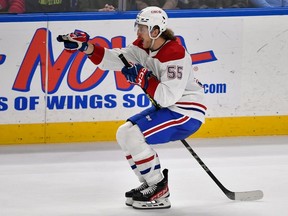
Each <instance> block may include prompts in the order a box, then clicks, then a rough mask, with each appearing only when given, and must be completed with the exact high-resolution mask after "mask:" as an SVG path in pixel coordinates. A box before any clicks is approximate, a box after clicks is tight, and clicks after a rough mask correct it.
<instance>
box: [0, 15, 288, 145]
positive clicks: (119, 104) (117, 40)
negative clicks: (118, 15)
mask: <svg viewBox="0 0 288 216" xmlns="http://www.w3.org/2000/svg"><path fill="white" fill-rule="evenodd" d="M48 20H49V19H48ZM48 20H47V21H33V22H31V21H30V22H29V21H25V22H9V23H7V22H0V29H1V31H2V30H3V31H5V34H2V35H1V39H0V71H1V77H2V78H1V79H0V119H1V120H0V127H1V128H2V133H3V136H1V137H2V140H1V138H0V143H4V144H5V143H15V142H16V143H18V142H32V143H33V142H50V141H52V142H63V141H64V142H65V141H82V139H81V138H79V136H78V137H77V138H73V137H74V136H73V135H71V134H70V133H71V132H73V126H74V129H75V128H77V127H79V125H81V127H80V128H82V127H83V128H85V127H86V128H89V130H92V131H93V130H94V129H96V128H98V127H99V128H98V129H99V131H100V132H98V133H97V136H96V135H95V134H94V135H91V134H93V132H89V133H91V134H90V135H89V138H87V139H85V138H83V141H94V140H96V141H97V140H106V139H107V137H111V140H113V139H114V133H115V130H116V128H117V126H118V125H119V124H120V123H121V122H124V121H125V120H126V119H127V118H128V117H129V116H131V115H133V114H136V113H138V112H140V111H141V110H143V109H145V108H147V107H149V106H151V104H150V102H149V100H148V98H147V97H146V96H145V94H143V92H142V90H141V89H140V88H139V87H138V86H133V85H131V84H129V83H128V82H127V81H126V79H125V77H124V76H123V75H122V74H121V72H120V71H103V70H101V69H99V68H98V67H97V65H94V64H93V63H92V62H90V60H89V59H87V56H85V55H84V54H83V53H81V52H74V53H71V52H67V51H65V50H64V49H63V44H61V43H59V42H57V40H56V37H57V36H58V35H60V34H67V33H70V32H73V31H74V30H75V29H80V30H83V31H86V32H87V33H88V34H89V35H90V41H91V42H93V43H95V44H98V45H101V46H104V47H106V48H122V47H125V46H126V45H127V44H129V43H132V42H133V41H134V40H135V39H136V32H135V31H134V27H133V26H134V19H115V20H103V19H99V20H98V19H97V16H95V20H66V19H64V20H63V21H62V20H55V21H48ZM168 26H169V28H171V29H172V30H173V31H174V33H175V35H176V36H177V40H178V42H179V43H181V44H182V45H183V46H185V47H186V49H187V51H188V52H189V53H190V54H191V58H192V60H193V72H194V73H195V76H196V77H197V78H198V79H199V80H200V82H201V83H202V84H203V87H204V92H205V95H206V104H207V107H208V110H207V120H208V121H206V124H207V126H206V128H207V129H206V130H207V131H205V128H204V132H203V133H204V134H205V135H204V136H207V135H208V136H209V134H212V133H214V134H216V136H217V134H219V135H221V134H222V133H223V132H221V131H219V129H217V130H215V129H214V127H215V125H214V124H215V122H217V124H219V121H223V120H225V119H227V120H228V119H229V123H228V122H227V123H228V124H231V122H232V119H231V118H234V117H236V118H238V119H237V120H238V121H239V117H240V118H242V117H252V118H255V117H257V118H258V119H261V122H262V121H263V120H262V118H263V117H264V118H265V116H267V117H269V119H270V117H271V116H274V117H275V116H276V118H277V119H279V117H280V119H281V121H284V123H285V122H286V121H287V114H288V86H287V80H288V72H287V68H288V61H287V56H288V45H287V44H288V31H287V29H288V16H283V15H281V16H253V17H251V16H247V17H245V16H239V17H237V16H235V17H179V18H177V17H176V18H170V22H169V24H168ZM277 116H278V117H277ZM244 119H245V118H244ZM246 120H247V119H246ZM265 121H266V120H265ZM269 121H270V122H271V119H270V120H269ZM213 122H214V123H213ZM240 122H241V123H240V124H245V121H244V123H242V122H243V119H240ZM272 122H274V120H272ZM58 123H59V125H61V127H62V129H63V128H65V127H66V126H67V125H69V126H68V128H69V129H67V130H66V132H65V130H64V131H61V132H59V131H58V132H55V130H56V131H57V130H58V129H56V128H57V127H58V126H59V125H58V126H56V125H55V124H58ZM95 123H97V125H98V126H97V127H96V128H95ZM115 123H116V124H115ZM53 124H54V126H53V127H51V126H52V125H53ZM85 124H86V126H85ZM91 124H92V125H91ZM237 124H238V123H237ZM33 125H34V127H36V128H38V129H39V128H41V129H40V134H39V131H38V132H37V133H38V134H35V135H34V134H33V131H30V130H31V128H33ZM77 125H78V126H77ZM88 125H89V126H88ZM103 125H106V126H107V127H108V128H109V127H110V126H111V125H114V127H115V128H114V127H112V128H113V129H112V130H111V131H110V132H107V131H101V130H100V128H101V127H103ZM11 126H12V127H17V128H18V129H19V127H20V131H19V134H17V137H18V138H17V139H15V138H14V136H15V135H14V134H13V133H11V135H7V133H5V135H4V132H5V131H10V129H11ZM254 126H255V127H258V125H254ZM228 127H229V125H228V126H227V128H226V129H225V128H224V129H223V131H225V130H229V128H228ZM241 127H245V126H243V125H242V126H238V128H237V130H242V131H243V129H241ZM21 128H23V130H21ZM24 128H25V129H24ZM49 128H50V129H49ZM52 128H54V129H52ZM71 128H72V129H71ZM230 128H231V127H230ZM27 130H28V131H29V132H28V131H27ZM33 130H35V128H34V129H33ZM76 130H77V131H78V133H79V134H81V136H80V137H83V136H84V137H85V133H86V131H85V130H83V131H81V130H80V129H76ZM79 130H80V131H79ZM211 130H213V131H211ZM237 130H236V131H237ZM277 130H278V131H279V128H277ZM274 132H275V131H274ZM274 132H273V131H271V132H270V133H274ZM0 133H1V132H0ZM27 133H28V134H32V138H28V137H27V138H25V139H24V140H25V141H22V139H21V137H25V136H27ZM42 133H43V134H42ZM59 133H60V134H62V135H63V137H62V138H59V139H58V138H57V135H56V134H59ZM200 133H201V132H200ZM279 133H280V134H283V133H284V134H285V133H286V134H287V133H288V130H287V126H286V128H282V129H281V128H280V132H279ZM67 134H68V135H67ZM69 134H70V135H69ZM101 134H102V135H101ZM112 134H113V135H112ZM66 135H67V136H66ZM230 135H233V133H232V134H230ZM234 135H237V134H234ZM256 135H257V134H256ZM258 135H261V134H258ZM53 136H55V137H56V138H55V137H54V138H53ZM75 136H76V135H75ZM91 136H92V137H91ZM200 136H201V135H200ZM3 137H6V138H3ZM19 137H20V141H19ZM69 137H70V138H69ZM103 137H105V138H103ZM27 139H28V140H27ZM108 140H109V138H108Z"/></svg>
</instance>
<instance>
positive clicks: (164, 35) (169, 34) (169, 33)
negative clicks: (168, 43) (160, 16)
mask: <svg viewBox="0 0 288 216" xmlns="http://www.w3.org/2000/svg"><path fill="white" fill-rule="evenodd" d="M160 37H162V38H164V39H165V40H176V37H175V35H174V32H173V31H172V30H171V29H169V28H167V29H166V30H165V31H164V32H162V34H161V36H160Z"/></svg>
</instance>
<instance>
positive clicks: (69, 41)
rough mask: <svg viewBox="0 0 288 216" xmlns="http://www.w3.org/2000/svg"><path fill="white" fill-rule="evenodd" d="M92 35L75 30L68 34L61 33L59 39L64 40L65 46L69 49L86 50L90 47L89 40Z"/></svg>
mask: <svg viewBox="0 0 288 216" xmlns="http://www.w3.org/2000/svg"><path fill="white" fill-rule="evenodd" d="M89 38H90V36H89V35H88V34H87V33H86V32H83V31H81V30H75V31H74V32H73V33H70V34H66V35H59V36H58V37H57V41H59V42H64V48H65V49H66V50H68V51H75V50H79V51H81V52H83V51H86V50H87V48H88V43H87V42H88V41H89Z"/></svg>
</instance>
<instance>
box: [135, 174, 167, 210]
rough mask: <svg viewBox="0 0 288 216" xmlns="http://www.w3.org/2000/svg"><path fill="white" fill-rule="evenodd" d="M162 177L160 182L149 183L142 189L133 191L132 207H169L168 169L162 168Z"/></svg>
mask: <svg viewBox="0 0 288 216" xmlns="http://www.w3.org/2000/svg"><path fill="white" fill-rule="evenodd" d="M163 175H164V178H163V180H162V181H161V182H159V183H157V184H154V185H151V186H149V187H147V188H146V189H144V190H141V191H138V192H135V193H133V203H132V206H133V208H136V209H161V208H170V207H171V203H170V201H169V199H168V197H169V195H170V193H169V188H168V170H167V169H164V170H163Z"/></svg>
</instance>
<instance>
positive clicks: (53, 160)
mask: <svg viewBox="0 0 288 216" xmlns="http://www.w3.org/2000/svg"><path fill="white" fill-rule="evenodd" d="M187 141H188V142H189V143H190V145H191V146H192V148H193V149H194V150H195V152H196V153H197V154H198V155H199V156H200V158H201V159H202V160H203V161H204V163H205V164H206V165H207V166H208V167H209V168H210V170H211V171H212V172H213V173H214V175H215V176H216V177H217V178H218V179H219V180H220V181H221V182H222V184H223V185H224V186H225V187H227V188H228V189H230V190H232V191H247V190H262V191H263V192H264V198H263V199H262V200H259V201H249V202H241V201H232V200H229V199H228V198H227V197H226V196H225V195H224V193H223V192H222V191H221V190H220V189H219V188H218V186H217V185H216V184H215V183H214V182H213V180H212V179H211V178H210V177H209V176H208V175H207V174H206V173H205V171H204V170H203V169H202V167H200V165H199V164H198V163H197V162H196V160H195V159H194V158H193V157H192V156H191V155H190V153H189V152H188V151H187V149H186V148H185V147H184V146H183V145H182V143H181V142H175V143H169V144H167V145H161V146H159V145H158V146H155V150H156V151H157V152H158V155H159V157H160V160H161V165H162V168H168V169H169V187H170V193H171V197H170V201H171V204H172V207H171V208H170V209H162V210H136V209H133V208H131V207H128V206H125V204H124V202H125V198H124V193H125V191H127V190H128V189H131V188H133V187H135V186H138V184H139V183H138V181H137V179H136V177H135V176H134V173H133V172H132V171H131V170H130V167H129V165H128V163H127V161H126V159H125V158H124V155H123V153H122V151H121V150H120V148H119V147H118V145H117V144H116V143H115V142H107V143H81V144H80V143H74V144H71V143H70V144H69V143H67V144H57V145H56V144H49V145H48V144H45V145H20V146H0V216H26V215H27V216H107V215H111V216H122V215H123V216H124V215H125V216H130V215H131V216H132V215H133V216H138V215H144V216H146V215H149V216H154V215H163V216H164V215H165V216H185V215H189V216H243V215H245V216H286V215H288V136H272V137H238V138H217V139H187Z"/></svg>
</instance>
